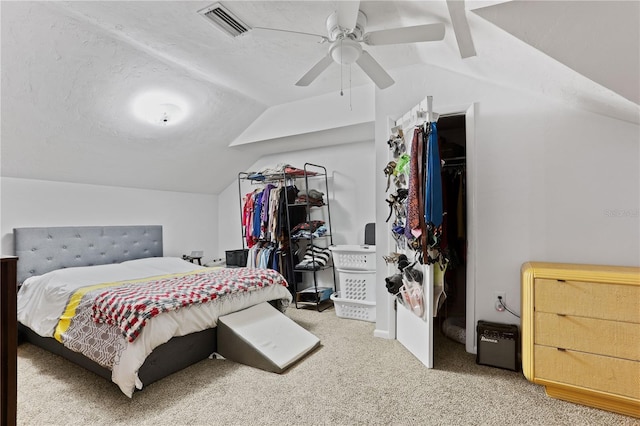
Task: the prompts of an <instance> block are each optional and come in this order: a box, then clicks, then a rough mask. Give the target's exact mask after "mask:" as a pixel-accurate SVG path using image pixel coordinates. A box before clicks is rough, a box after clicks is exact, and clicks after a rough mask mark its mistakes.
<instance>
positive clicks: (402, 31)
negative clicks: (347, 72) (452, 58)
mask: <svg viewBox="0 0 640 426" xmlns="http://www.w3.org/2000/svg"><path fill="white" fill-rule="evenodd" d="M443 38H444V24H443V23H437V24H425V25H416V26H415V27H403V28H393V29H390V30H380V31H372V32H370V33H366V34H365V35H364V36H363V37H362V40H363V41H364V42H365V44H368V45H369V46H382V45H385V44H402V43H417V42H421V41H436V40H442V39H443Z"/></svg>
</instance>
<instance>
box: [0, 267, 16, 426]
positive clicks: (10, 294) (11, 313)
mask: <svg viewBox="0 0 640 426" xmlns="http://www.w3.org/2000/svg"><path fill="white" fill-rule="evenodd" d="M0 260H1V262H2V263H1V264H0V266H1V267H0V385H1V387H0V422H1V424H2V425H3V426H5V425H6V426H14V425H15V424H16V406H17V394H18V392H17V387H18V380H17V351H18V320H17V314H16V270H17V268H16V265H17V261H18V258H17V257H2V258H1V259H0Z"/></svg>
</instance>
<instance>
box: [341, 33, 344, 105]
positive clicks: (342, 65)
mask: <svg viewBox="0 0 640 426" xmlns="http://www.w3.org/2000/svg"><path fill="white" fill-rule="evenodd" d="M340 52H341V53H342V39H340ZM343 68H344V64H343V63H342V55H340V96H344V92H343V91H342V88H343V87H344V85H343V84H342V70H343Z"/></svg>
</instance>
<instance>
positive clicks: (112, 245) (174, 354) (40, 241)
mask: <svg viewBox="0 0 640 426" xmlns="http://www.w3.org/2000/svg"><path fill="white" fill-rule="evenodd" d="M13 237H14V244H15V253H16V256H19V260H18V285H20V284H22V282H24V280H26V279H27V278H28V277H30V276H34V275H42V274H44V273H46V272H49V271H53V270H56V269H61V268H68V267H74V266H91V265H102V264H108V263H120V262H124V261H126V260H133V259H141V258H146V257H160V256H162V226H159V225H148V226H80V227H77V226H76V227H49V228H14V230H13ZM18 329H19V332H20V339H21V341H27V342H29V343H32V344H34V345H36V346H39V347H41V348H44V349H46V350H47V351H50V352H53V353H54V354H57V355H60V356H62V357H64V358H66V359H68V360H70V361H72V362H74V363H76V364H78V365H80V366H82V367H84V368H86V369H88V370H90V371H93V372H94V373H96V374H98V375H99V376H102V377H104V378H106V379H107V380H109V381H111V370H108V369H106V368H104V367H102V366H101V365H99V364H97V363H96V362H94V361H92V360H91V359H89V358H87V357H85V356H84V355H82V354H80V353H77V352H73V351H72V350H70V349H67V348H66V347H65V346H64V345H62V344H61V343H59V342H58V341H57V340H55V339H54V338H50V337H42V336H40V335H38V334H37V333H35V332H34V331H32V330H31V329H29V328H28V327H26V326H24V325H22V324H18ZM216 334H217V333H216V328H211V329H207V330H203V331H199V332H196V333H192V334H188V335H186V336H180V337H174V338H172V339H171V340H169V341H168V342H167V343H164V344H162V345H160V346H158V347H157V348H155V349H154V350H153V352H152V353H151V354H150V355H149V356H148V357H147V359H146V360H145V362H144V364H143V365H142V367H141V368H140V370H139V371H138V377H139V378H140V380H141V381H142V383H143V385H144V386H148V385H149V384H151V383H153V382H155V381H158V380H160V379H162V378H163V377H166V376H168V375H170V374H172V373H175V372H176V371H179V370H182V369H183V368H185V367H188V366H190V365H192V364H195V363H197V362H199V361H202V360H203V359H206V358H207V357H209V356H210V355H211V354H212V353H213V352H215V351H216V349H217V342H216Z"/></svg>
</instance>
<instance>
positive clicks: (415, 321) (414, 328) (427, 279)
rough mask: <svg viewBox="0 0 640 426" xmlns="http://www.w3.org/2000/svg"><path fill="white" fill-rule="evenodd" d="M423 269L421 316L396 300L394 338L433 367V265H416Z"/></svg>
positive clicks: (425, 363)
mask: <svg viewBox="0 0 640 426" xmlns="http://www.w3.org/2000/svg"><path fill="white" fill-rule="evenodd" d="M418 267H421V268H422V270H423V277H424V279H423V283H422V290H423V306H424V313H423V315H422V317H420V316H418V315H416V314H415V313H414V312H413V311H411V310H409V309H408V308H407V307H405V305H404V304H403V303H401V302H399V301H398V303H397V307H396V339H397V340H398V341H399V342H400V343H402V345H403V346H404V347H405V348H407V349H408V350H409V352H411V353H412V354H413V355H414V356H415V357H416V358H418V359H419V360H420V362H422V363H423V364H424V365H425V366H426V367H427V368H433V312H434V309H433V302H431V301H433V265H419V264H418V265H416V266H414V268H418Z"/></svg>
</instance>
